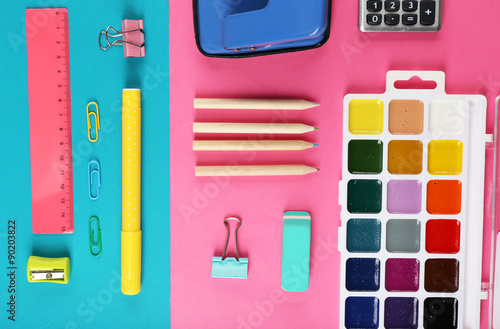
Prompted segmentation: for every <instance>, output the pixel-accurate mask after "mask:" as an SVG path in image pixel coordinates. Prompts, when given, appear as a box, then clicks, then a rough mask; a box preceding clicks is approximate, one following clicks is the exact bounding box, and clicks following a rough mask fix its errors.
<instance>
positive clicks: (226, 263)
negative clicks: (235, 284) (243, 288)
mask: <svg viewBox="0 0 500 329" xmlns="http://www.w3.org/2000/svg"><path fill="white" fill-rule="evenodd" d="M231 219H234V220H237V221H238V222H239V224H238V226H237V227H236V230H235V231H234V242H235V244H236V258H234V257H227V258H226V252H227V245H228V243H229V234H230V233H229V226H228V225H227V221H228V220H231ZM224 226H225V227H226V229H227V236H226V246H225V247H224V253H223V254H222V257H212V278H231V279H246V278H247V276H248V258H240V254H239V252H238V229H239V228H240V226H241V220H239V219H238V218H236V217H229V218H226V219H225V220H224Z"/></svg>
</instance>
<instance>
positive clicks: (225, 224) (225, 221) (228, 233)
mask: <svg viewBox="0 0 500 329" xmlns="http://www.w3.org/2000/svg"><path fill="white" fill-rule="evenodd" d="M231 219H234V220H236V221H238V222H239V224H238V226H236V229H235V230H234V243H235V245H236V260H237V261H240V253H239V252H238V229H239V228H240V226H241V220H240V219H239V218H236V217H228V218H226V219H224V226H225V227H226V230H227V236H226V246H225V247H224V253H223V254H222V260H224V259H225V258H226V251H227V245H228V244H229V235H230V232H229V225H228V224H227V221H228V220H231Z"/></svg>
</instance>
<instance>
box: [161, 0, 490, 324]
mask: <svg viewBox="0 0 500 329" xmlns="http://www.w3.org/2000/svg"><path fill="white" fill-rule="evenodd" d="M498 9H500V2H497V1H488V0H476V1H473V2H472V1H468V0H454V1H446V0H445V1H444V5H443V13H444V14H443V27H442V29H441V31H440V32H438V33H414V34H408V33H404V34H398V33H361V32H360V31H359V29H358V27H357V24H358V1H355V0H350V1H337V0H334V1H333V15H332V30H331V36H330V40H329V41H328V42H327V43H326V45H325V46H323V47H321V48H319V49H316V50H309V51H305V52H299V53H291V54H281V55H273V56H266V57H261V58H251V59H237V60H228V59H213V58H207V57H204V56H203V55H201V54H200V53H199V52H198V50H197V48H196V44H195V39H194V29H193V20H192V4H191V1H189V0H171V1H170V59H171V60H170V72H171V81H170V85H171V91H170V95H171V96H170V97H171V107H170V133H171V151H170V152H171V173H172V185H171V198H172V210H171V232H172V237H171V246H172V249H171V257H172V260H171V262H172V263H171V279H172V296H171V303H172V327H173V328H183V329H189V328H207V329H208V328H236V329H248V328H274V329H276V328H338V325H339V324H338V323H339V322H338V321H339V320H338V319H339V317H338V303H339V299H338V287H339V284H340V282H339V254H338V252H337V247H336V245H337V227H338V225H339V213H340V207H339V206H338V181H339V179H340V178H341V153H342V152H341V139H342V99H343V97H344V95H345V94H347V93H383V92H384V90H385V76H386V72H387V71H388V70H442V71H444V72H445V73H446V91H447V92H448V93H456V94H471V93H481V94H484V95H485V96H486V97H487V98H488V113H489V115H488V120H489V121H488V132H489V133H492V132H493V127H494V99H495V96H496V95H497V94H499V93H500V71H499V69H500V64H499V63H500V61H499V60H498V58H500V57H499V55H500V43H498V42H495V41H494V39H493V37H495V36H496V35H497V34H498V28H499V26H498V14H497V13H498ZM195 97H233V98H238V97H249V98H263V97H269V98H279V97H284V98H303V99H307V100H311V101H314V102H318V103H320V104H321V106H320V107H318V108H315V109H311V110H307V111H302V112H294V111H287V112H267V111H241V112H238V111H221V110H197V111H195V110H193V98H195ZM194 120H196V121H217V120H221V121H228V122H229V121H233V120H234V121H241V122H245V121H246V122H303V123H307V124H311V125H314V126H317V127H319V128H320V130H319V131H316V132H313V133H308V134H306V135H304V136H301V137H303V138H304V139H306V140H308V141H311V142H317V143H319V144H320V146H319V147H318V148H316V149H311V150H307V151H301V152H284V153H280V152H271V153H267V152H259V153H255V152H245V153H242V152H230V153H223V152H213V153H212V152H197V153H195V152H193V151H192V145H191V144H192V141H193V138H194V136H193V133H192V122H193V121H194ZM197 137H200V136H197ZM207 137H209V138H213V137H214V136H202V138H207ZM227 137H229V136H227ZM234 137H236V136H234ZM254 137H256V138H269V137H266V136H254ZM285 137H294V136H285ZM245 138H246V137H245ZM278 163H280V164H281V163H283V164H295V163H303V164H307V165H311V166H315V167H318V168H320V169H321V170H320V172H318V173H315V174H311V175H307V176H303V177H301V176H298V177H281V178H280V177H272V178H262V177H260V178H259V177H256V178H248V177H246V178H245V177H239V178H219V179H217V178H195V177H194V166H195V164H200V165H203V164H205V165H208V164H212V165H216V164H218V165H226V164H241V165H243V164H278ZM491 188H492V186H491V184H490V183H488V184H487V187H486V190H487V194H490V192H491ZM287 210H305V211H310V212H311V215H312V218H313V222H312V223H313V224H312V255H311V257H312V263H311V276H310V286H309V290H308V291H307V292H304V293H288V292H283V291H282V290H281V289H280V274H281V233H282V215H283V212H284V211H287ZM228 216H238V217H240V218H241V219H242V221H243V225H242V227H241V228H240V231H239V248H240V254H241V256H243V257H248V258H249V274H248V279H247V280H228V279H212V278H211V277H210V274H211V259H212V256H214V255H221V254H222V250H223V248H224V242H225V234H226V231H225V228H224V226H223V223H222V221H223V219H224V218H226V217H228ZM489 225H490V224H489V223H488V222H487V223H485V227H486V226H489ZM233 242H234V240H233V237H231V240H230V246H231V248H230V251H231V252H234V245H233ZM484 245H485V246H486V247H488V248H489V246H490V240H489V235H486V238H485V242H484ZM488 264H489V253H486V254H485V266H484V270H485V275H484V280H483V281H486V282H487V281H488V279H489V265H488ZM484 305H486V303H484ZM486 311H487V310H486V309H484V311H483V319H486V321H487V313H486ZM486 321H483V322H482V327H485V325H486V324H487V322H486ZM381 326H383V324H381Z"/></svg>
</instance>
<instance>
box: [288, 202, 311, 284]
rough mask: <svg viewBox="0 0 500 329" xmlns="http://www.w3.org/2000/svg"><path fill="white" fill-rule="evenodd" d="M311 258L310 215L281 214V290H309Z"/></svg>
mask: <svg viewBox="0 0 500 329" xmlns="http://www.w3.org/2000/svg"><path fill="white" fill-rule="evenodd" d="M310 258H311V215H310V214H309V213H308V212H307V211H287V212H285V213H284V214H283V254H282V262H281V289H283V290H285V291H306V290H307V289H308V288H309V263H310Z"/></svg>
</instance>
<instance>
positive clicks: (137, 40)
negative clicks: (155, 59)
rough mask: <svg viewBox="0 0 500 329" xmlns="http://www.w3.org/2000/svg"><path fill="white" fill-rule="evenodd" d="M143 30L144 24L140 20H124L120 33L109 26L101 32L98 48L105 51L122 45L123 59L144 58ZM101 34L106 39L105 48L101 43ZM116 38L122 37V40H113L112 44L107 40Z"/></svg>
mask: <svg viewBox="0 0 500 329" xmlns="http://www.w3.org/2000/svg"><path fill="white" fill-rule="evenodd" d="M143 29H144V23H143V21H142V19H140V20H132V19H125V20H123V21H122V31H117V30H116V29H114V28H113V27H111V26H108V28H107V29H106V31H101V33H100V34H99V47H101V49H102V50H107V49H108V48H109V47H112V46H115V45H122V46H123V55H124V57H144V56H146V48H145V46H144V30H143ZM110 30H111V31H113V32H114V34H111V33H110ZM103 34H104V36H105V38H106V42H107V45H106V46H103V45H102V43H101V37H102V35H103ZM118 37H122V39H121V40H120V39H119V40H115V41H113V42H110V40H109V38H118Z"/></svg>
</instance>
